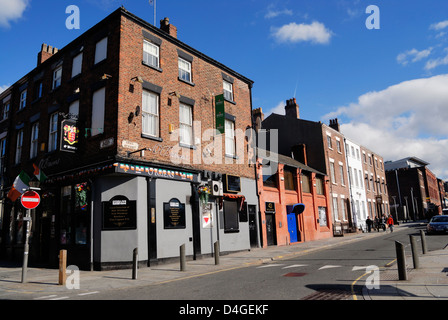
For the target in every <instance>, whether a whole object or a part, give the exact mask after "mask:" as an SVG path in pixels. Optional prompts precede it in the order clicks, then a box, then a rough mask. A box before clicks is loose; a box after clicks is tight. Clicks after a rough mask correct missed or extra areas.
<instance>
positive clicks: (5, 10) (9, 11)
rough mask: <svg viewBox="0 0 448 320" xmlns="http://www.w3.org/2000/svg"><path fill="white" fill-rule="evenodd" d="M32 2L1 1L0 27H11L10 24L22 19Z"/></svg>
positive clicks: (22, 0) (27, 0)
mask: <svg viewBox="0 0 448 320" xmlns="http://www.w3.org/2000/svg"><path fill="white" fill-rule="evenodd" d="M30 1H31V0H0V8H1V10H0V27H9V26H10V22H12V21H16V20H17V19H20V18H21V17H22V15H23V12H24V11H25V9H26V8H27V7H28V5H29V3H30Z"/></svg>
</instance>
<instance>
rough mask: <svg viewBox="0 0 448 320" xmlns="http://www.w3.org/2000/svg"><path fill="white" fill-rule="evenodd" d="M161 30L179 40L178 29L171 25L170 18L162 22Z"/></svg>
mask: <svg viewBox="0 0 448 320" xmlns="http://www.w3.org/2000/svg"><path fill="white" fill-rule="evenodd" d="M160 29H161V30H163V31H165V32H166V33H168V34H169V35H170V36H172V37H174V38H177V28H176V27H175V26H173V25H172V24H170V19H169V18H163V19H162V20H160Z"/></svg>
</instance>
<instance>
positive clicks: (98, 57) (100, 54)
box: [95, 37, 108, 64]
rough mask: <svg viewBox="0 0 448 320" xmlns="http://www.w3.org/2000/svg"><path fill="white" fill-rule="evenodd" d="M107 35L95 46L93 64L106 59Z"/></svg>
mask: <svg viewBox="0 0 448 320" xmlns="http://www.w3.org/2000/svg"><path fill="white" fill-rule="evenodd" d="M107 43H108V39H107V37H105V38H103V39H101V40H100V41H98V42H97V43H96V46H95V64H97V63H99V62H101V61H103V60H106V59H107Z"/></svg>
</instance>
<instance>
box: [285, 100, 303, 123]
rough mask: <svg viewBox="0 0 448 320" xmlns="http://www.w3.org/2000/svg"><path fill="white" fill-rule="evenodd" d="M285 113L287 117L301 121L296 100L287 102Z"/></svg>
mask: <svg viewBox="0 0 448 320" xmlns="http://www.w3.org/2000/svg"><path fill="white" fill-rule="evenodd" d="M285 112H286V116H287V117H292V118H296V119H300V110H299V105H298V104H297V101H296V98H292V99H289V100H286V107H285Z"/></svg>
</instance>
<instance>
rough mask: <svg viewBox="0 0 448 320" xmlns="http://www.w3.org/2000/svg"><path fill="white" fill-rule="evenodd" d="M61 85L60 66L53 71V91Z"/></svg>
mask: <svg viewBox="0 0 448 320" xmlns="http://www.w3.org/2000/svg"><path fill="white" fill-rule="evenodd" d="M61 84H62V66H61V67H59V68H56V69H55V70H54V71H53V87H52V88H53V90H54V89H56V88H59V87H60V86H61Z"/></svg>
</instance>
